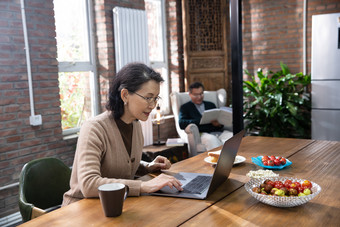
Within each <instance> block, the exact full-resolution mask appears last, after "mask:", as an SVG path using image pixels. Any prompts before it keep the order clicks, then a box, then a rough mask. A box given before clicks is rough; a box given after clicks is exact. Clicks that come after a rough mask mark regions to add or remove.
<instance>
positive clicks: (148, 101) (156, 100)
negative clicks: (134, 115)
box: [129, 91, 161, 104]
mask: <svg viewBox="0 0 340 227" xmlns="http://www.w3.org/2000/svg"><path fill="white" fill-rule="evenodd" d="M129 92H131V93H133V94H136V95H138V96H139V97H141V98H143V99H144V100H145V101H146V102H147V103H148V104H152V103H157V102H158V100H160V99H161V97H159V96H157V97H144V96H143V95H140V94H138V93H136V92H133V91H129Z"/></svg>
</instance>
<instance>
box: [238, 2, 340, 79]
mask: <svg viewBox="0 0 340 227" xmlns="http://www.w3.org/2000/svg"><path fill="white" fill-rule="evenodd" d="M242 2H243V12H242V14H243V19H242V20H243V68H244V69H248V70H249V72H251V73H255V72H256V71H257V69H258V68H263V69H265V70H271V71H274V72H276V71H278V70H280V62H281V61H282V62H283V63H285V64H287V65H288V67H289V68H290V70H291V72H292V73H298V72H303V1H295V0H278V1H263V0H244V1H242ZM307 2H308V5H307V72H306V73H307V74H310V72H311V65H310V63H311V25H312V15H315V14H324V13H335V12H340V2H339V1H338V0H327V1H322V0H308V1H307ZM245 79H246V78H245Z"/></svg>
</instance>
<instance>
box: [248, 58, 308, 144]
mask: <svg viewBox="0 0 340 227" xmlns="http://www.w3.org/2000/svg"><path fill="white" fill-rule="evenodd" d="M280 66H281V70H280V71H278V72H276V73H273V72H271V71H269V72H268V73H265V74H264V73H263V71H262V69H259V70H258V71H257V77H255V76H254V75H251V74H250V73H249V72H248V71H247V70H245V73H246V74H247V75H248V76H250V78H252V79H251V80H250V81H244V82H243V91H244V96H245V99H244V100H245V101H244V111H245V116H244V118H245V121H246V122H247V124H246V128H247V129H248V131H249V132H250V133H255V134H258V135H260V136H272V137H293V138H310V137H311V95H310V92H309V91H308V87H309V85H310V83H311V76H310V75H303V74H302V73H297V74H291V73H290V71H289V68H288V67H287V65H285V64H283V63H282V62H281V64H280Z"/></svg>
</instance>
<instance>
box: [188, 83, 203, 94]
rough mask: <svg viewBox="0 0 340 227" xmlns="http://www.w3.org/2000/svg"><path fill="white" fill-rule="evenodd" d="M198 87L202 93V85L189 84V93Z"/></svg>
mask: <svg viewBox="0 0 340 227" xmlns="http://www.w3.org/2000/svg"><path fill="white" fill-rule="evenodd" d="M200 87H201V88H203V91H204V86H203V84H202V83H200V82H194V83H192V84H190V86H189V92H190V93H191V91H192V89H194V88H200Z"/></svg>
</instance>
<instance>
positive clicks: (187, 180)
mask: <svg viewBox="0 0 340 227" xmlns="http://www.w3.org/2000/svg"><path fill="white" fill-rule="evenodd" d="M244 133H245V130H242V131H240V132H239V133H237V134H236V135H234V136H233V137H232V138H230V139H229V140H227V141H226V142H225V143H224V145H223V148H222V150H221V154H220V157H219V159H218V161H217V164H216V167H215V171H214V174H213V175H211V174H204V173H188V172H179V173H177V174H176V175H174V177H176V178H177V179H178V180H179V181H180V182H181V183H182V188H183V191H178V190H177V189H176V188H170V187H169V186H165V187H163V188H162V189H160V190H159V191H157V192H153V193H150V194H149V195H158V196H170V197H179V198H192V199H206V198H207V197H208V196H209V195H210V194H211V193H213V192H214V191H215V190H216V189H217V188H218V187H219V186H220V185H221V184H222V183H223V182H224V181H226V180H227V179H228V177H229V174H230V172H231V169H232V167H233V164H234V160H235V157H236V154H237V151H238V149H239V147H240V144H241V141H242V138H243V136H244Z"/></svg>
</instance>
